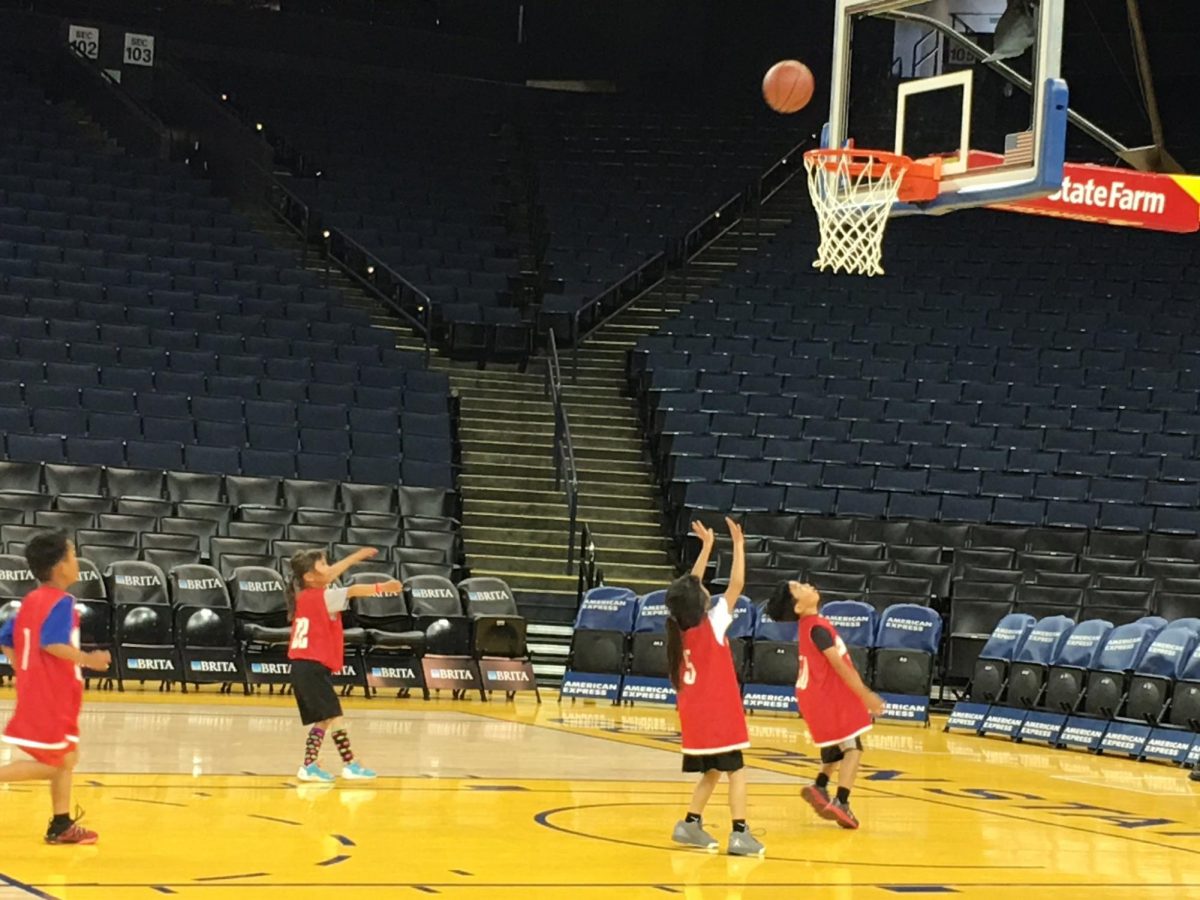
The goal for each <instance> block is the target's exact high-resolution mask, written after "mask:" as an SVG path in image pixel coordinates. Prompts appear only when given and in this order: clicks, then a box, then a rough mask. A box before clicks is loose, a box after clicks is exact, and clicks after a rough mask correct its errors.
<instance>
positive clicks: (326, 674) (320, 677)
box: [292, 659, 342, 725]
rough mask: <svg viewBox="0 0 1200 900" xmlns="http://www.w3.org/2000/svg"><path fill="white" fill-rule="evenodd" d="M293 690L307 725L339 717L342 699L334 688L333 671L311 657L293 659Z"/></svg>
mask: <svg viewBox="0 0 1200 900" xmlns="http://www.w3.org/2000/svg"><path fill="white" fill-rule="evenodd" d="M292 691H293V692H294V693H295V695H296V705H297V706H298V707H300V721H301V722H303V723H304V724H305V725H312V724H313V723H314V722H324V721H325V720H327V719H336V718H339V717H340V716H341V714H342V701H341V700H339V699H338V695H337V691H335V690H334V689H333V673H332V672H330V671H329V670H328V669H327V668H325V667H324V666H323V665H321V664H320V663H319V662H313V661H312V660H311V659H294V660H292Z"/></svg>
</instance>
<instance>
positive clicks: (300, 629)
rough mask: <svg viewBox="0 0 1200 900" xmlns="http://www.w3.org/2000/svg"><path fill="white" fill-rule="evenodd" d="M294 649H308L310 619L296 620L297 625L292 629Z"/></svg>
mask: <svg viewBox="0 0 1200 900" xmlns="http://www.w3.org/2000/svg"><path fill="white" fill-rule="evenodd" d="M292 649H293V650H307V649H308V619H297V620H296V627H295V629H294V630H293V631H292Z"/></svg>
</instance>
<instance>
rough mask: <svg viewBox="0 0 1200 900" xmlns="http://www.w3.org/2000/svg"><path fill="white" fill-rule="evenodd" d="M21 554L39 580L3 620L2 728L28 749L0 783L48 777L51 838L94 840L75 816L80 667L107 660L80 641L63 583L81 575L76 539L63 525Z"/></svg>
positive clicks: (99, 666)
mask: <svg viewBox="0 0 1200 900" xmlns="http://www.w3.org/2000/svg"><path fill="white" fill-rule="evenodd" d="M25 561H26V562H27V563H28V564H29V570H30V571H31V572H32V573H33V576H34V578H36V579H37V580H38V581H39V582H40V584H39V585H38V587H36V588H34V589H33V590H32V591H30V592H29V593H28V594H26V595H25V599H24V600H22V601H21V609H20V611H19V612H18V613H17V615H16V616H15V617H13V618H12V619H9V620H8V621H7V622H5V623H4V626H3V627H2V628H0V649H3V651H4V655H5V656H6V657H7V658H8V662H9V664H10V665H11V666H12V667H13V672H14V673H15V674H16V680H17V708H16V709H15V710H14V711H13V716H12V718H11V719H10V720H9V722H8V727H7V728H5V729H4V736H3V740H4V742H5V743H8V744H12V745H13V746H15V747H20V748H21V749H22V750H24V751H25V752H26V753H27V754H29V755H30V756H32V757H33V761H32V762H31V761H29V760H23V761H19V762H13V763H9V764H8V765H6V766H0V783H4V782H10V781H41V780H43V779H45V780H47V781H49V782H50V802H51V804H52V809H53V813H54V818H52V819H51V820H50V826H49V828H47V830H46V843H48V844H94V843H96V841H97V840H99V836H98V835H97V834H96V832H94V831H90V830H88V829H86V828H84V827H83V826H82V825H80V824H79V820H80V819H81V818H83V815H82V813H78V812H77V814H76V816H75V818H74V819H72V818H71V815H70V810H71V778H72V774H73V772H74V770H75V763H76V762H78V760H79V709H80V706H82V704H83V673H82V672H81V668H82V667H87V668H89V669H92V670H94V671H96V672H103V671H104V670H106V669H107V668H108V664H109V662H110V661H111V659H110V657H109V654H108V652H107V651H105V650H94V651H92V652H90V653H84V652H83V651H82V650H80V649H79V613H78V612H76V610H75V598H74V597H72V596H71V595H70V594H69V593H67V588H69V587H70V586H71V585H73V584H74V583H75V582H76V581H78V580H79V561H78V560H76V558H75V545H74V544H73V543H72V542H71V540H70V538H68V537H67V535H66V532H63V531H51V532H46V533H43V534H38V535H36V536H34V537H33V538H32V539H30V541H29V545H28V546H27V547H26V548H25Z"/></svg>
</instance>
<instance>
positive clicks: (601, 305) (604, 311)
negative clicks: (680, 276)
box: [549, 250, 667, 384]
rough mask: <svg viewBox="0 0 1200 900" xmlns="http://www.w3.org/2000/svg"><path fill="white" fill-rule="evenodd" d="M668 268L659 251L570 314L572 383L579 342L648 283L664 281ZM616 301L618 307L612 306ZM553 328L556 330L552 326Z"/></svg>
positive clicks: (577, 370)
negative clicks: (591, 319) (586, 321)
mask: <svg viewBox="0 0 1200 900" xmlns="http://www.w3.org/2000/svg"><path fill="white" fill-rule="evenodd" d="M666 271H667V254H666V252H665V251H662V250H660V251H659V252H658V253H656V254H654V255H653V256H652V257H650V258H649V259H648V260H646V261H645V262H644V263H642V264H641V265H640V266H638V267H637V268H636V269H634V270H633V271H632V272H630V273H628V274H627V275H624V276H622V277H621V278H620V280H618V281H616V282H614V283H613V284H611V285H609V286H608V287H607V288H605V289H604V290H603V291H601V292H600V293H599V294H597V295H596V296H595V297H593V298H592V299H591V300H589V301H588V302H587V303H585V304H584V305H583V306H581V307H579V309H577V310H575V313H574V314H573V315H572V316H571V383H572V384H574V383H575V382H577V381H578V380H579V344H580V342H581V341H582V340H583V339H584V337H586V336H587V335H588V334H591V333H592V332H593V331H595V330H596V329H597V328H599V327H601V326H602V325H604V324H605V323H606V322H608V321H609V320H610V319H612V317H613V316H615V315H617V314H618V313H620V312H621V311H622V310H623V309H624V308H625V305H626V302H627V301H630V300H632V299H633V298H634V297H637V296H638V295H640V294H641V293H642V292H643V291H644V290H646V288H647V287H648V286H649V283H657V282H659V281H661V280H662V278H663V276H664V275H665V274H666ZM613 301H617V303H616V306H614V307H612V308H611V309H610V308H609V307H610V306H611V304H612V302H613ZM594 314H598V315H595V318H594V320H593V321H592V322H591V323H590V324H589V325H588V326H587V329H586V331H585V330H584V328H583V326H582V322H583V320H584V319H585V318H589V317H592V316H593V315H594ZM549 330H550V331H553V330H554V329H553V328H551V329H549Z"/></svg>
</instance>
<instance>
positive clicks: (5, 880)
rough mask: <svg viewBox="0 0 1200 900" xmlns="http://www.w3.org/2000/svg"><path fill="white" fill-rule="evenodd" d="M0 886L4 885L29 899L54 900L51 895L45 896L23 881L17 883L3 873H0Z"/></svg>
mask: <svg viewBox="0 0 1200 900" xmlns="http://www.w3.org/2000/svg"><path fill="white" fill-rule="evenodd" d="M0 884H6V885H8V886H9V887H10V888H12V889H13V890H17V891H21V892H22V893H25V894H28V895H29V896H30V897H40V898H42V900H55V898H54V897H53V896H52V895H50V894H47V893H46V892H45V891H42V890H38V888H36V887H35V886H34V885H32V884H26V883H25V882H24V881H17V879H15V878H13V877H11V876H9V875H5V874H4V873H3V872H0Z"/></svg>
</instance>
